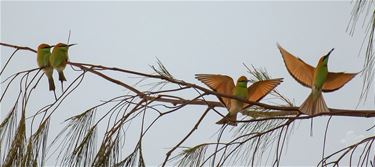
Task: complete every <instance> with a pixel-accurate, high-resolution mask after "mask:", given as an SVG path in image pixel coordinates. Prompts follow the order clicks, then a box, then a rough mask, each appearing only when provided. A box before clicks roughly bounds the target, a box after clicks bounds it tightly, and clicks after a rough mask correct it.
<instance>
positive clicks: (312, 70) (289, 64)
mask: <svg viewBox="0 0 375 167" xmlns="http://www.w3.org/2000/svg"><path fill="white" fill-rule="evenodd" d="M277 47H278V48H279V50H280V53H281V55H282V57H283V59H284V63H285V66H286V68H287V70H288V72H289V74H290V75H291V76H292V77H293V78H294V79H295V80H296V81H297V82H299V83H300V84H301V85H303V86H305V87H308V88H310V89H311V93H310V94H309V96H308V97H307V98H306V100H305V101H304V102H303V103H302V105H301V106H300V107H299V110H300V111H301V112H302V113H304V114H307V115H314V114H319V113H326V112H329V111H330V110H329V108H328V107H327V104H326V102H325V100H324V98H323V94H322V92H333V91H336V90H338V89H340V88H341V87H343V86H344V85H345V84H346V83H348V82H349V81H350V80H351V79H353V78H354V77H355V76H356V75H357V74H358V73H345V72H328V59H329V56H330V55H331V53H332V52H333V50H334V49H331V50H330V51H329V52H328V53H327V54H325V55H324V56H322V57H321V58H320V59H319V62H318V64H317V65H316V67H313V66H311V65H309V64H307V63H305V62H304V61H303V60H301V59H300V58H297V57H295V56H293V55H292V54H291V53H289V52H288V51H286V50H285V49H284V48H282V47H281V46H280V45H279V44H277Z"/></svg>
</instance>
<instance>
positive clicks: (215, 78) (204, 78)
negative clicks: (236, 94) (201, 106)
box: [195, 74, 234, 109]
mask: <svg viewBox="0 0 375 167" xmlns="http://www.w3.org/2000/svg"><path fill="white" fill-rule="evenodd" d="M195 78H196V79H198V80H199V81H201V82H203V83H204V84H206V85H207V86H208V87H210V88H211V89H212V90H213V91H215V92H218V93H221V94H226V95H232V94H233V89H234V82H233V79H232V78H231V77H229V76H226V75H214V74H195ZM217 97H218V98H219V100H220V101H221V103H223V104H224V105H225V107H226V108H227V109H229V108H230V101H231V99H229V98H225V97H219V96H217Z"/></svg>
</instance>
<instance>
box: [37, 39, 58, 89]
mask: <svg viewBox="0 0 375 167" xmlns="http://www.w3.org/2000/svg"><path fill="white" fill-rule="evenodd" d="M51 47H52V46H50V45H48V44H45V43H43V44H40V45H39V46H38V50H37V63H38V66H39V67H40V68H42V69H43V71H44V74H45V75H46V76H47V78H48V84H49V90H50V91H54V90H55V83H54V81H53V67H52V66H51V63H50V61H49V59H50V57H51Z"/></svg>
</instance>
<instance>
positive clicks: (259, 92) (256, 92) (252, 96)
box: [245, 78, 283, 108]
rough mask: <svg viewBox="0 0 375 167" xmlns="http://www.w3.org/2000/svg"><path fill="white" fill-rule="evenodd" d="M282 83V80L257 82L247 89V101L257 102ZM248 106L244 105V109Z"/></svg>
mask: <svg viewBox="0 0 375 167" xmlns="http://www.w3.org/2000/svg"><path fill="white" fill-rule="evenodd" d="M281 82H283V79H282V78H277V79H270V80H263V81H258V82H255V83H254V84H252V85H251V86H249V88H247V92H248V97H249V98H248V100H249V101H253V102H257V101H259V100H261V99H262V98H263V97H264V96H266V95H267V94H268V93H270V92H271V91H272V90H273V89H274V88H275V87H276V86H277V85H279V84H280V83H281ZM246 107H248V105H245V108H246Z"/></svg>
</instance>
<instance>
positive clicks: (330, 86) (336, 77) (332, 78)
mask: <svg viewBox="0 0 375 167" xmlns="http://www.w3.org/2000/svg"><path fill="white" fill-rule="evenodd" d="M357 74H358V73H343V72H340V73H334V72H330V73H328V76H327V80H326V81H325V82H324V85H323V88H322V91H323V92H332V91H335V90H337V89H340V88H341V87H343V86H344V85H345V84H346V83H347V82H349V81H350V80H351V79H353V78H354V77H355V76H356V75H357Z"/></svg>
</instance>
